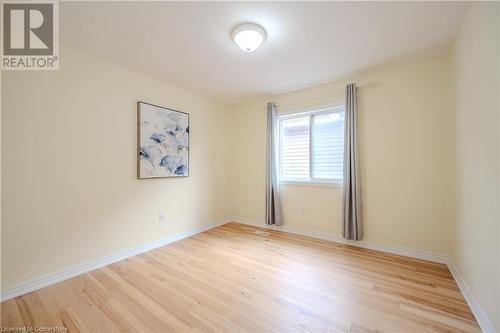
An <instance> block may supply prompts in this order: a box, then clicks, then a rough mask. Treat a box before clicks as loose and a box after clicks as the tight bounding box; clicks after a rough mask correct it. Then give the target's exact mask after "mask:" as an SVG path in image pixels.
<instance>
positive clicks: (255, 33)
mask: <svg viewBox="0 0 500 333" xmlns="http://www.w3.org/2000/svg"><path fill="white" fill-rule="evenodd" d="M232 36H233V40H234V42H235V43H236V45H238V46H239V48H240V49H242V50H243V51H245V52H252V51H255V50H256V49H257V48H258V47H259V46H260V44H262V42H264V40H265V39H266V31H265V30H264V29H263V28H262V27H261V26H259V25H257V24H253V23H245V24H240V25H239V26H237V27H236V28H235V29H234V30H233V34H232Z"/></svg>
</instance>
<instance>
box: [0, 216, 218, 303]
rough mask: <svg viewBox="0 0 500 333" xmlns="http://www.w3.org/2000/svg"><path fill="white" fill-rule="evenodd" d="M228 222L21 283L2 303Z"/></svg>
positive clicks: (0, 296)
mask: <svg viewBox="0 0 500 333" xmlns="http://www.w3.org/2000/svg"><path fill="white" fill-rule="evenodd" d="M227 222H228V220H226V219H223V220H222V221H219V222H217V223H212V224H206V225H203V226H200V227H195V228H191V229H188V230H186V231H182V232H178V233H175V234H172V235H169V236H166V237H164V238H161V239H158V240H155V241H152V242H148V243H145V244H142V245H139V246H136V247H134V248H131V249H128V250H124V251H120V252H118V253H115V254H112V255H109V256H106V257H102V258H99V259H96V260H93V261H90V262H87V263H84V264H80V265H76V266H73V267H70V268H67V269H65V270H62V271H60V272H56V273H52V274H48V275H45V276H42V277H39V278H36V279H34V280H31V281H28V282H24V283H21V284H19V285H17V286H14V287H11V288H7V289H5V290H2V291H1V292H0V301H1V302H3V301H6V300H9V299H12V298H15V297H18V296H21V295H24V294H27V293H30V292H32V291H36V290H38V289H41V288H44V287H48V286H50V285H53V284H55V283H58V282H62V281H64V280H67V279H70V278H72V277H75V276H78V275H80V274H84V273H87V272H90V271H93V270H95V269H98V268H101V267H104V266H106V265H110V264H112V263H115V262H117V261H120V260H123V259H127V258H129V257H132V256H135V255H137V254H140V253H143V252H146V251H150V250H153V249H156V248H158V247H160V246H164V245H167V244H170V243H173V242H176V241H178V240H181V239H184V238H187V237H190V236H193V235H196V234H199V233H201V232H203V231H206V230H209V229H212V228H215V227H217V226H219V225H222V224H226V223H227Z"/></svg>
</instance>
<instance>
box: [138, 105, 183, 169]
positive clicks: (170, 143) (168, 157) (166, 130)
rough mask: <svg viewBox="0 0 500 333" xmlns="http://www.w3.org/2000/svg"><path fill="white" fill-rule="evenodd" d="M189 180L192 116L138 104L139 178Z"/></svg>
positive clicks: (155, 106) (159, 107)
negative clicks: (180, 178) (185, 178)
mask: <svg viewBox="0 0 500 333" xmlns="http://www.w3.org/2000/svg"><path fill="white" fill-rule="evenodd" d="M187 176H189V114H188V113H185V112H181V111H177V110H172V109H168V108H164V107H161V106H157V105H153V104H150V103H146V102H141V101H139V102H137V178H138V179H149V178H169V177H187Z"/></svg>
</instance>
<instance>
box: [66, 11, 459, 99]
mask: <svg viewBox="0 0 500 333" xmlns="http://www.w3.org/2000/svg"><path fill="white" fill-rule="evenodd" d="M468 6H469V4H468V3H466V2H61V5H60V16H61V25H60V35H61V42H62V43H63V44H65V45H69V46H72V47H76V48H82V49H84V50H85V51H87V52H90V53H94V54H97V55H99V56H102V57H105V58H107V59H109V60H113V61H116V62H118V63H120V64H122V65H125V66H128V67H130V68H134V69H137V70H141V71H145V72H146V73H149V74H152V75H154V76H157V77H159V78H163V79H165V80H167V81H168V82H170V83H174V84H177V85H179V86H181V87H185V88H187V89H190V90H192V91H194V92H197V93H200V94H203V95H206V96H209V97H212V98H216V99H219V100H222V101H225V102H227V103H236V102H239V101H242V100H245V99H248V98H252V97H255V96H258V95H262V94H276V93H279V92H282V91H286V90H292V89H296V88H300V87H304V86H308V85H312V84H315V83H320V82H325V81H328V80H332V79H335V78H338V77H340V76H344V75H348V74H351V73H354V72H358V71H360V70H364V69H366V68H370V67H373V66H377V65H380V64H383V63H387V62H389V61H393V60H398V59H402V58H408V57H414V56H418V55H420V56H422V55H425V54H436V53H439V52H445V50H446V49H447V48H448V47H449V45H450V44H451V42H452V40H453V38H454V36H455V35H456V33H457V31H458V29H459V27H460V25H461V23H462V22H463V19H464V17H465V14H466V12H467V9H468ZM243 22H255V23H258V24H260V25H262V26H263V27H264V29H265V30H266V31H267V40H266V41H265V42H264V44H263V45H262V46H261V47H260V48H259V49H258V50H257V51H255V52H253V53H244V52H242V51H241V50H240V49H239V48H238V47H237V46H236V45H235V44H234V43H233V42H232V40H231V37H230V34H231V30H232V29H233V28H234V27H235V26H236V25H238V24H240V23H243Z"/></svg>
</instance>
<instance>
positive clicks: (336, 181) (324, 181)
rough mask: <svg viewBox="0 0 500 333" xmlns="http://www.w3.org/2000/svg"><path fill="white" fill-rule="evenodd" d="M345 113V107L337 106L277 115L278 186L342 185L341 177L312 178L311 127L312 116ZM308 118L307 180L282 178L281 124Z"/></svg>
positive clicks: (312, 123) (312, 122)
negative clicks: (286, 121) (295, 119)
mask: <svg viewBox="0 0 500 333" xmlns="http://www.w3.org/2000/svg"><path fill="white" fill-rule="evenodd" d="M344 111H345V106H344V105H338V106H333V107H328V108H321V109H314V110H309V111H304V112H289V113H281V114H278V117H277V118H278V122H277V125H278V131H277V132H278V140H277V143H278V147H277V148H278V149H277V152H278V159H277V160H278V172H277V174H278V179H279V183H280V184H296V185H308V184H314V185H342V183H343V177H340V178H317V177H313V172H314V158H313V156H314V151H313V149H314V148H313V147H314V145H313V130H312V129H313V125H314V116H316V115H322V114H332V113H339V112H344ZM306 116H308V117H309V178H306V179H304V178H286V179H285V178H283V169H282V165H283V161H282V159H283V154H282V151H281V149H282V142H281V141H282V127H283V126H282V122H283V120H289V119H294V118H303V117H306Z"/></svg>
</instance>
